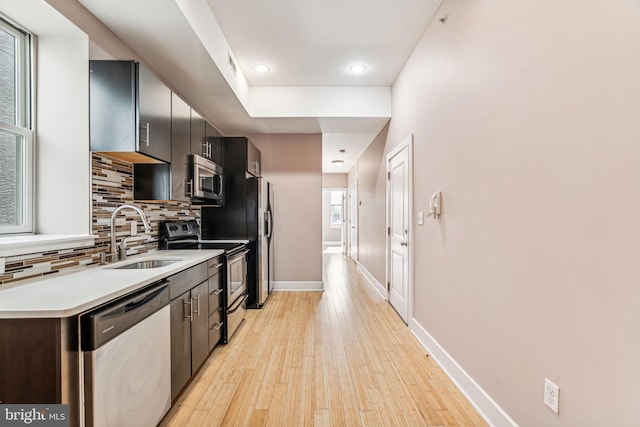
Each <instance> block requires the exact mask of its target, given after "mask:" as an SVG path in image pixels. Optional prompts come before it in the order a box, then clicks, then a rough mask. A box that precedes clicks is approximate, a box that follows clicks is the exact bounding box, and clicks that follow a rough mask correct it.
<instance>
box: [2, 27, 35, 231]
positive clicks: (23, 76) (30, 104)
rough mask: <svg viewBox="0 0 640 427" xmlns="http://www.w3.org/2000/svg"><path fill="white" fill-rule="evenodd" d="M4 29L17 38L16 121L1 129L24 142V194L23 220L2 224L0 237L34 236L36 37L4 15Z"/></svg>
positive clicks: (21, 208)
mask: <svg viewBox="0 0 640 427" xmlns="http://www.w3.org/2000/svg"><path fill="white" fill-rule="evenodd" d="M0 28H1V29H2V30H3V31H6V32H7V33H10V34H12V35H13V36H15V37H16V39H17V40H19V42H18V48H17V49H16V80H17V86H18V88H17V91H16V92H17V93H16V100H15V102H16V121H15V123H5V122H2V121H0V130H2V131H3V132H6V133H11V134H14V135H16V136H18V137H20V138H21V139H22V153H20V158H21V159H22V165H21V168H20V172H21V174H22V176H21V177H20V179H21V182H22V193H21V194H18V195H17V203H20V210H19V214H20V218H19V221H18V222H19V224H17V225H0V235H8V234H19V233H30V234H33V233H34V231H35V230H34V222H35V221H34V212H35V209H34V200H35V132H34V131H33V123H34V114H33V112H34V111H35V108H34V96H33V92H34V91H33V90H32V88H33V87H34V85H33V82H34V81H35V80H34V77H35V76H34V73H35V71H34V70H35V67H33V65H32V64H33V63H34V61H33V57H34V56H33V49H34V47H33V45H34V37H33V35H32V34H30V33H29V32H27V31H25V30H23V29H22V28H21V27H20V26H19V25H17V24H15V23H14V22H12V21H10V20H9V19H6V18H5V17H3V16H0Z"/></svg>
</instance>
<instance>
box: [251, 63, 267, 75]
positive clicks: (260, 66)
mask: <svg viewBox="0 0 640 427" xmlns="http://www.w3.org/2000/svg"><path fill="white" fill-rule="evenodd" d="M253 69H254V70H256V71H257V72H259V73H266V72H267V71H269V70H270V69H271V68H269V66H268V65H265V64H257V65H255V66H254V67H253Z"/></svg>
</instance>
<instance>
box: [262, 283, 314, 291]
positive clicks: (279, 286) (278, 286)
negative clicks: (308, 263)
mask: <svg viewBox="0 0 640 427" xmlns="http://www.w3.org/2000/svg"><path fill="white" fill-rule="evenodd" d="M273 290H274V291H321V292H322V291H324V282H275V281H274V282H273Z"/></svg>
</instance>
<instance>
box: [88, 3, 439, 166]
mask: <svg viewBox="0 0 640 427" xmlns="http://www.w3.org/2000/svg"><path fill="white" fill-rule="evenodd" d="M78 1H79V2H80V3H81V4H82V5H84V7H86V8H87V9H88V10H89V11H91V13H93V14H94V15H95V16H96V17H97V18H98V19H99V20H101V21H102V22H103V23H104V24H105V25H106V26H107V27H109V28H110V29H111V30H112V31H113V32H114V33H115V34H116V35H117V36H118V37H119V38H120V39H122V40H123V41H124V42H125V43H126V44H127V45H128V46H129V47H130V48H131V49H132V50H133V51H135V52H136V53H137V54H138V55H139V56H140V58H142V59H143V61H144V62H145V63H147V64H148V65H149V66H150V67H151V68H152V69H153V70H154V71H156V72H157V73H158V74H159V77H161V78H162V79H163V80H165V82H167V84H168V85H169V86H171V87H172V88H173V89H174V90H175V91H176V92H177V93H178V94H180V95H181V96H183V97H184V98H186V99H188V100H189V102H190V103H191V104H192V105H193V106H194V108H195V109H196V110H198V111H199V112H200V113H201V114H202V115H203V116H205V117H206V118H208V119H209V120H210V121H211V122H212V123H213V124H214V125H215V126H216V127H218V128H219V129H220V131H222V132H223V133H224V134H226V135H232V134H234V135H237V134H249V133H294V132H295V133H323V146H324V147H323V157H324V159H323V170H324V171H325V172H327V173H332V172H346V171H348V170H349V169H350V168H351V167H352V166H353V164H354V161H355V160H356V159H357V158H358V157H359V155H360V154H361V153H362V152H363V151H364V149H365V148H366V146H367V145H368V144H369V143H370V142H371V141H372V140H373V137H375V135H376V134H377V133H378V132H379V131H380V130H381V129H382V127H384V125H385V124H386V123H387V121H388V120H389V118H390V116H391V96H390V86H391V85H392V84H393V82H394V81H395V79H396V77H397V75H398V73H399V72H400V70H401V69H402V67H403V65H404V63H405V62H406V60H407V58H408V57H409V55H410V54H411V52H412V50H413V48H414V47H415V45H416V43H417V42H418V40H419V38H420V37H421V36H422V34H423V33H424V31H425V30H426V28H427V26H428V25H429V23H430V22H431V19H432V17H433V16H434V14H435V12H436V10H437V8H438V7H439V5H440V3H441V1H442V0H393V1H389V0H347V1H345V0H315V1H311V0H269V1H264V0H110V1H108V2H107V1H104V0H78ZM100 47H102V48H105V49H107V47H105V46H100ZM229 55H231V57H232V58H233V60H234V61H235V62H236V65H237V68H238V72H237V73H236V74H235V75H234V74H233V73H232V72H231V69H230V67H229V65H228V57H229ZM117 59H130V58H117ZM257 63H264V64H267V65H268V66H269V67H271V70H270V72H268V73H266V74H259V73H257V72H255V71H254V69H253V67H254V65H255V64H257ZM354 63H361V64H364V65H366V66H367V71H366V72H365V73H363V74H360V75H353V74H351V73H349V72H348V67H349V66H350V65H351V64H354ZM338 147H339V148H344V149H345V150H347V153H346V155H345V156H344V159H345V165H344V166H343V167H342V168H335V167H333V166H330V163H331V160H334V159H336V158H337V157H336V156H337V150H338V149H339V148H338Z"/></svg>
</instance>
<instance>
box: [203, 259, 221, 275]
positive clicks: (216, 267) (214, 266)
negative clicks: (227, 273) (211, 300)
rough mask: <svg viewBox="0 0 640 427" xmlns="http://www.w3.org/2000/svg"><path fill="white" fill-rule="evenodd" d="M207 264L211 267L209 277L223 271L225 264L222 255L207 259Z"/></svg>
mask: <svg viewBox="0 0 640 427" xmlns="http://www.w3.org/2000/svg"><path fill="white" fill-rule="evenodd" d="M207 266H208V269H209V273H208V277H211V276H213V275H214V274H219V273H222V267H223V266H224V263H223V261H222V257H217V258H213V259H210V260H209V261H207Z"/></svg>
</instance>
